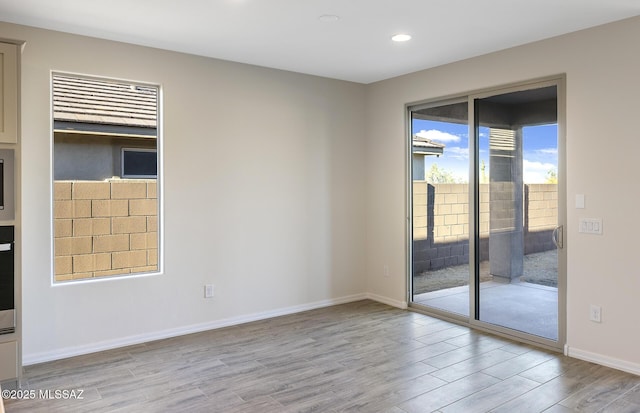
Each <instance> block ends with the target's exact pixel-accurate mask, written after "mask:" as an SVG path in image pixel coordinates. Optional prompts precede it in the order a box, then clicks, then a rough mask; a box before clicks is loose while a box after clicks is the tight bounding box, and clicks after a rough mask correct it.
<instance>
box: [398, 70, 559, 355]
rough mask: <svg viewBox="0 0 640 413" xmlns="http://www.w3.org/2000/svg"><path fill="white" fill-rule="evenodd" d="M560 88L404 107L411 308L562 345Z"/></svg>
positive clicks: (527, 88)
mask: <svg viewBox="0 0 640 413" xmlns="http://www.w3.org/2000/svg"><path fill="white" fill-rule="evenodd" d="M560 86H561V79H557V80H551V81H548V82H540V83H536V84H530V85H522V86H518V87H513V88H509V89H501V90H497V91H492V92H486V93H482V94H474V95H469V96H465V97H462V98H460V99H458V100H455V101H446V102H435V103H427V104H423V105H420V106H414V107H411V108H410V111H409V114H410V122H411V164H412V168H411V169H412V171H411V184H410V189H409V192H410V193H411V208H410V210H411V214H410V216H411V227H410V229H411V239H410V249H411V251H410V254H409V255H410V257H411V274H410V281H411V282H410V285H411V291H410V296H411V299H410V302H411V305H412V306H415V307H418V308H421V309H423V310H426V311H429V312H432V313H434V314H435V315H440V316H446V317H449V318H454V319H458V320H461V321H466V322H468V323H469V324H472V325H476V326H478V327H480V328H484V329H488V330H493V331H497V332H501V333H504V334H509V335H513V336H516V337H521V338H522V339H524V340H527V341H533V342H538V343H541V344H544V345H547V346H551V347H559V346H560V345H561V344H562V343H563V342H564V328H563V320H564V313H563V311H562V309H563V308H564V282H563V280H564V278H563V268H564V251H563V250H562V249H561V248H562V242H563V234H562V232H563V231H562V229H563V227H562V225H561V223H562V222H563V220H564V213H563V212H562V211H563V210H564V208H563V205H564V204H563V203H562V200H563V198H564V196H563V194H564V191H563V190H562V189H561V188H562V157H561V156H559V154H561V153H562V145H561V143H562V136H561V135H562V133H561V131H562V127H561V125H562V123H561V122H560V123H559V120H560V121H561V117H562V116H561V115H562V114H561V113H560V114H559V108H562V105H559V104H558V101H559V99H561V93H559V88H560ZM559 125H560V126H559ZM559 182H560V184H559ZM559 188H560V189H559Z"/></svg>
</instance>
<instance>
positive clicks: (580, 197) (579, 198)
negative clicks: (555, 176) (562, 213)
mask: <svg viewBox="0 0 640 413" xmlns="http://www.w3.org/2000/svg"><path fill="white" fill-rule="evenodd" d="M576 209H584V194H577V195H576Z"/></svg>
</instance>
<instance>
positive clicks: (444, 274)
mask: <svg viewBox="0 0 640 413" xmlns="http://www.w3.org/2000/svg"><path fill="white" fill-rule="evenodd" d="M491 279H492V277H491V275H490V274H489V262H488V261H483V262H481V263H480V281H481V282H482V281H490V280H491ZM520 280H521V281H526V282H530V283H532V284H540V285H546V286H549V287H556V286H557V285H558V253H557V251H556V250H553V251H546V252H539V253H535V254H529V255H525V256H524V274H523V276H522V277H521V278H520ZM468 283H469V266H468V265H457V266H454V267H447V268H442V269H440V270H437V271H426V272H423V273H421V274H419V275H416V276H415V277H413V290H414V291H413V293H414V294H422V293H427V292H430V291H438V290H442V289H445V288H452V287H459V286H462V285H467V284H468Z"/></svg>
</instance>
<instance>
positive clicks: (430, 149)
mask: <svg viewBox="0 0 640 413" xmlns="http://www.w3.org/2000/svg"><path fill="white" fill-rule="evenodd" d="M445 146H446V145H445V144H444V143H437V142H434V141H432V140H431V139H427V138H423V137H420V136H418V135H413V153H414V154H417V155H438V156H439V155H442V152H443V151H444V147H445Z"/></svg>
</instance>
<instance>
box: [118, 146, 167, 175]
mask: <svg viewBox="0 0 640 413" xmlns="http://www.w3.org/2000/svg"><path fill="white" fill-rule="evenodd" d="M121 159H122V177H123V178H155V177H156V176H157V170H158V155H157V151H156V150H155V149H140V148H122V157H121Z"/></svg>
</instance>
